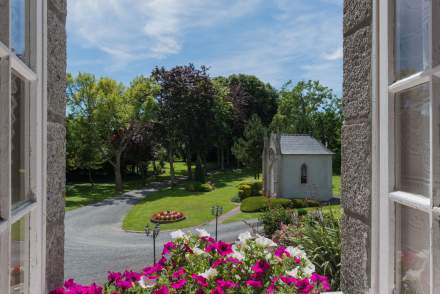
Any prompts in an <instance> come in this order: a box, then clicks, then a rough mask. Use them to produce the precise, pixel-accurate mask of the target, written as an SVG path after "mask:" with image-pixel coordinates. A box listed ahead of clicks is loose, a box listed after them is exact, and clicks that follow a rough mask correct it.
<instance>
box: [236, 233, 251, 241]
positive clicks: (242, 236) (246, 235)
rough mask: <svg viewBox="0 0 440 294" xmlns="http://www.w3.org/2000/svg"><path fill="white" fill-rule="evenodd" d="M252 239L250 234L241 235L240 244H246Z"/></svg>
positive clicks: (239, 237) (239, 236)
mask: <svg viewBox="0 0 440 294" xmlns="http://www.w3.org/2000/svg"><path fill="white" fill-rule="evenodd" d="M250 239H252V235H251V233H249V232H246V233H241V234H240V235H238V240H239V241H240V243H245V242H246V241H247V240H250Z"/></svg>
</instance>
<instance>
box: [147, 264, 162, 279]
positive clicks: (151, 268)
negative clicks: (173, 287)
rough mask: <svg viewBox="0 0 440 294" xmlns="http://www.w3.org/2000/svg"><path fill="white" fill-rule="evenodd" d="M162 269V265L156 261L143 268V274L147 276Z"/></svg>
mask: <svg viewBox="0 0 440 294" xmlns="http://www.w3.org/2000/svg"><path fill="white" fill-rule="evenodd" d="M162 270H163V266H162V265H161V264H159V263H156V264H155V265H153V266H149V267H146V268H144V275H146V276H149V275H151V274H155V273H158V272H161V271H162Z"/></svg>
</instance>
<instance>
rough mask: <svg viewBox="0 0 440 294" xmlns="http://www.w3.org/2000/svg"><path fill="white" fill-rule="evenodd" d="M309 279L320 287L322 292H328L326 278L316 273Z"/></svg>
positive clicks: (328, 286) (328, 284)
mask: <svg viewBox="0 0 440 294" xmlns="http://www.w3.org/2000/svg"><path fill="white" fill-rule="evenodd" d="M310 279H311V280H312V281H313V282H314V283H315V284H316V285H319V286H321V288H322V290H324V291H330V290H331V287H330V283H329V282H328V279H327V277H326V276H321V275H319V274H317V273H313V274H312V276H311V277H310Z"/></svg>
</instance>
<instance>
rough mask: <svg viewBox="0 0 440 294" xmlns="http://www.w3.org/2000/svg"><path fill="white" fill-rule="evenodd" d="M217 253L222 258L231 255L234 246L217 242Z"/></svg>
mask: <svg viewBox="0 0 440 294" xmlns="http://www.w3.org/2000/svg"><path fill="white" fill-rule="evenodd" d="M217 252H218V253H219V254H220V255H221V256H226V255H228V254H231V253H232V252H233V251H232V245H231V244H229V243H225V242H222V241H219V242H217Z"/></svg>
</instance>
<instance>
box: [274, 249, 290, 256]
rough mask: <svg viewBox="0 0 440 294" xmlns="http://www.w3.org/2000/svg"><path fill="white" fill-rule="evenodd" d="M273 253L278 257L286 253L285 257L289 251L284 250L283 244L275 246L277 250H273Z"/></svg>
mask: <svg viewBox="0 0 440 294" xmlns="http://www.w3.org/2000/svg"><path fill="white" fill-rule="evenodd" d="M274 255H275V256H276V257H279V258H283V255H286V256H287V257H290V254H289V252H288V251H287V250H286V247H284V246H279V247H278V248H277V250H275V253H274Z"/></svg>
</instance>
